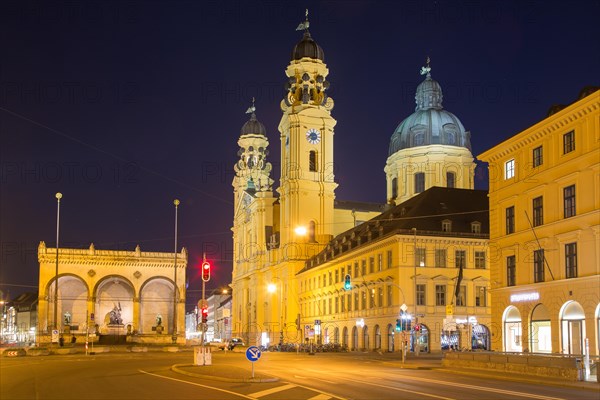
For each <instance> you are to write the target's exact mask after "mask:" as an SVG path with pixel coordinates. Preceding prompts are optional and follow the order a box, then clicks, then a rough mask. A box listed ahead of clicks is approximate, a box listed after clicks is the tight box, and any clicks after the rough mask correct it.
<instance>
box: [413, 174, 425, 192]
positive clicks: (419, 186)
mask: <svg viewBox="0 0 600 400" xmlns="http://www.w3.org/2000/svg"><path fill="white" fill-rule="evenodd" d="M424 191H425V173H423V172H417V173H416V174H415V193H421V192H424Z"/></svg>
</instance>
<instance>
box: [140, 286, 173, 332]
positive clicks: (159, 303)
mask: <svg viewBox="0 0 600 400" xmlns="http://www.w3.org/2000/svg"><path fill="white" fill-rule="evenodd" d="M140 316H141V321H140V333H147V334H151V333H157V334H161V333H165V334H166V333H170V332H172V331H173V283H172V282H170V281H168V280H166V279H160V278H158V279H153V280H151V281H149V282H147V283H146V284H145V285H144V287H143V288H142V290H141V293H140Z"/></svg>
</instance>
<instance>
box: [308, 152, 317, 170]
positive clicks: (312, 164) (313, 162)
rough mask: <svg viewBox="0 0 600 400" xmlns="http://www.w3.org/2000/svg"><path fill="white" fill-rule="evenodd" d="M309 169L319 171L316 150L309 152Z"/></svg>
mask: <svg viewBox="0 0 600 400" xmlns="http://www.w3.org/2000/svg"><path fill="white" fill-rule="evenodd" d="M308 170H309V171H310V172H317V152H316V151H314V150H311V151H310V152H309V153H308Z"/></svg>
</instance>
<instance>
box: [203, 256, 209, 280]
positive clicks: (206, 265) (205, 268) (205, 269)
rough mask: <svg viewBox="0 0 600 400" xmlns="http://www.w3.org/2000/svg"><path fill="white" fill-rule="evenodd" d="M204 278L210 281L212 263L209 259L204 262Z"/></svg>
mask: <svg viewBox="0 0 600 400" xmlns="http://www.w3.org/2000/svg"><path fill="white" fill-rule="evenodd" d="M202 280H203V281H204V282H208V281H210V263H209V262H208V261H204V262H203V263H202Z"/></svg>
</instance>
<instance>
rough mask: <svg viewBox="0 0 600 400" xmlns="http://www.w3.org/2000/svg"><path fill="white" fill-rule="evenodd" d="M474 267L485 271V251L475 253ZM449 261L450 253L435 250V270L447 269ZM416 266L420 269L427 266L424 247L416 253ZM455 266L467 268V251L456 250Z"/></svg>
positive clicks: (444, 250)
mask: <svg viewBox="0 0 600 400" xmlns="http://www.w3.org/2000/svg"><path fill="white" fill-rule="evenodd" d="M473 255H474V261H475V262H474V265H475V268H477V269H485V251H477V250H475V251H474V252H473ZM447 260H448V252H447V251H446V249H435V251H434V265H433V266H434V267H435V268H446V266H447V264H446V262H447ZM415 265H417V266H419V267H425V266H427V251H426V249H425V248H424V247H419V248H417V251H416V252H415ZM454 266H455V267H456V268H467V251H466V250H455V251H454Z"/></svg>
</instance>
